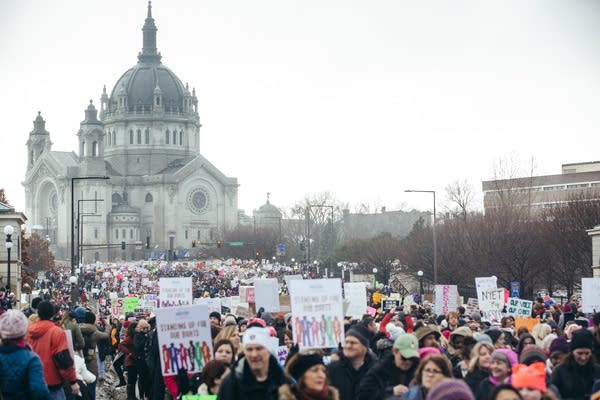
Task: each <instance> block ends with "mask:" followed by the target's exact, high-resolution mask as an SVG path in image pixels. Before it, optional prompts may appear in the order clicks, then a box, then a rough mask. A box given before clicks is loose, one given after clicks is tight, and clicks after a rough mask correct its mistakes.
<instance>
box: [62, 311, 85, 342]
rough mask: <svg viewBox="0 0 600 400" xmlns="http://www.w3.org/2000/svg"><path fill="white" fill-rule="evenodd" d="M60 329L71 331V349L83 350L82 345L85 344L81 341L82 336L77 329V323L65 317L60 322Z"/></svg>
mask: <svg viewBox="0 0 600 400" xmlns="http://www.w3.org/2000/svg"><path fill="white" fill-rule="evenodd" d="M62 328H63V329H64V330H69V331H71V338H72V339H73V347H74V348H75V349H83V345H84V344H85V342H84V340H83V335H82V334H81V329H80V328H79V325H77V322H76V321H73V320H72V319H71V318H70V317H66V318H65V319H64V320H63V322H62Z"/></svg>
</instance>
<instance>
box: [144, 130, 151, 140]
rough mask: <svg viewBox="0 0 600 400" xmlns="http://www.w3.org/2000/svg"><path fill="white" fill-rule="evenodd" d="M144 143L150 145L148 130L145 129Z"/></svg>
mask: <svg viewBox="0 0 600 400" xmlns="http://www.w3.org/2000/svg"><path fill="white" fill-rule="evenodd" d="M144 139H145V141H144V143H146V144H150V129H148V128H146V135H145V138H144Z"/></svg>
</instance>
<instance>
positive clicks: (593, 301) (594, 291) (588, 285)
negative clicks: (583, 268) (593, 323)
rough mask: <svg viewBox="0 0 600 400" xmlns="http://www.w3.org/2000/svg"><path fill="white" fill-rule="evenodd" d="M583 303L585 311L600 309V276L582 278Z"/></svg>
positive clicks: (590, 311)
mask: <svg viewBox="0 0 600 400" xmlns="http://www.w3.org/2000/svg"><path fill="white" fill-rule="evenodd" d="M581 304H582V307H583V312H584V313H594V312H598V311H600V278H581Z"/></svg>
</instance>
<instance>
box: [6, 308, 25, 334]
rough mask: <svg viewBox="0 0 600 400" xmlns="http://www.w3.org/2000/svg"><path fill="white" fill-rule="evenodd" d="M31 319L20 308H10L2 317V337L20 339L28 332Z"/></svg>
mask: <svg viewBox="0 0 600 400" xmlns="http://www.w3.org/2000/svg"><path fill="white" fill-rule="evenodd" d="M28 326H29V320H28V319H27V317H26V316H25V314H23V313H22V312H21V311H19V310H12V309H11V310H8V311H6V312H5V313H4V314H2V316H1V317H0V336H1V337H2V339H18V338H21V337H23V336H25V334H26V333H27V328H28Z"/></svg>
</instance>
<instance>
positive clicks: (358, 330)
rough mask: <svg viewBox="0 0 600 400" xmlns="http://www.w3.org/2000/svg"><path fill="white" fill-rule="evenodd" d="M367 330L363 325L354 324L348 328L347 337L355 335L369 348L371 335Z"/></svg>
mask: <svg viewBox="0 0 600 400" xmlns="http://www.w3.org/2000/svg"><path fill="white" fill-rule="evenodd" d="M365 330H366V328H364V327H362V326H359V325H354V326H352V328H350V329H348V332H346V337H348V336H354V337H355V338H356V339H357V340H358V341H359V342H360V343H361V344H362V345H363V346H365V347H366V348H369V339H368V337H369V335H368V333H365V332H364V331H365Z"/></svg>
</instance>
